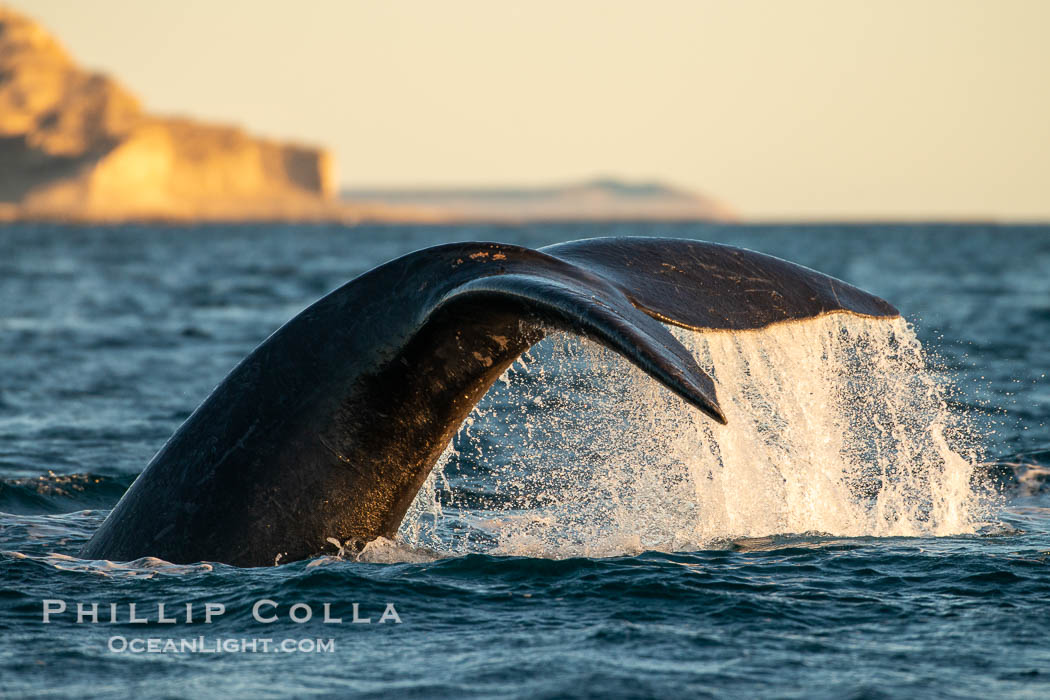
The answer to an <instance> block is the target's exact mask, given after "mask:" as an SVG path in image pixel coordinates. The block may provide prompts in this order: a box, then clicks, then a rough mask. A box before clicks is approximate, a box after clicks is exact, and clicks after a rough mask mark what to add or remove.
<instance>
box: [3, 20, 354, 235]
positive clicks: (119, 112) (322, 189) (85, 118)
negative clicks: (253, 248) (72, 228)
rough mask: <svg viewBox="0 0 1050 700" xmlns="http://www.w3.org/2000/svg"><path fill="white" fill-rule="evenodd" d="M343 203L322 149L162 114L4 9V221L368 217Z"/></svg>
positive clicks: (327, 155) (332, 164) (44, 32)
mask: <svg viewBox="0 0 1050 700" xmlns="http://www.w3.org/2000/svg"><path fill="white" fill-rule="evenodd" d="M368 214H369V212H368V211H367V210H361V211H358V210H353V209H351V208H349V207H347V205H345V204H341V203H339V202H338V201H337V200H336V199H335V174H334V162H333V159H332V157H331V155H330V154H329V153H328V152H327V151H325V150H323V149H320V148H315V147H310V146H302V145H295V144H286V143H279V142H276V141H270V140H266V139H260V138H256V137H253V136H250V135H248V134H246V133H245V132H244V131H242V130H241V129H239V128H237V127H232V126H216V125H211V124H203V123H199V122H196V121H192V120H189V119H182V118H168V117H158V116H153V115H150V114H149V113H147V112H146V111H145V110H144V109H143V108H142V106H141V105H140V104H139V101H138V100H137V99H136V98H135V96H134V95H132V94H131V93H130V92H128V91H127V90H126V89H125V88H124V87H123V86H122V85H120V84H119V83H118V82H116V81H115V80H113V79H112V78H110V77H108V76H106V75H102V74H99V73H93V72H90V71H86V70H83V69H82V68H80V67H78V66H77V65H76V64H75V63H74V62H73V60H72V59H71V58H70V57H69V55H68V54H67V53H66V51H65V50H64V49H63V48H62V46H61V45H60V44H59V43H58V42H57V41H56V40H55V39H54V38H53V37H51V36H50V35H49V34H48V33H47V32H46V31H45V30H44V29H43V28H42V27H40V26H39V25H38V24H36V23H35V22H33V21H32V20H30V19H28V18H26V17H24V16H22V15H20V14H19V13H17V12H14V11H13V10H11V9H8V8H5V7H3V6H0V218H32V219H40V218H45V219H62V220H88V221H97V220H125V219H171V220H186V219H205V220H229V219H331V218H340V219H345V218H355V217H358V216H360V217H367V216H368Z"/></svg>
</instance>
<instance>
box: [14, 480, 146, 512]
mask: <svg viewBox="0 0 1050 700" xmlns="http://www.w3.org/2000/svg"><path fill="white" fill-rule="evenodd" d="M134 479H135V477H134V476H100V475H97V474H55V473H54V472H48V474H46V475H44V476H37V477H25V478H17V479H4V480H2V481H0V512H4V513H13V514H19V515H34V514H45V513H69V512H72V511H76V510H85V509H100V508H112V507H113V504H115V503H116V502H117V501H118V500H119V499H120V497H121V496H122V495H123V494H124V492H125V491H126V490H127V489H128V486H130V485H131V482H132V481H134Z"/></svg>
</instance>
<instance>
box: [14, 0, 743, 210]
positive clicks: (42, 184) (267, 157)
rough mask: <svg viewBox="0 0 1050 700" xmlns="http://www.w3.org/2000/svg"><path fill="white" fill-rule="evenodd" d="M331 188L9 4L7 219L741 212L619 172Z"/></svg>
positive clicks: (323, 166) (315, 165) (299, 153)
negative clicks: (80, 60) (521, 181)
mask: <svg viewBox="0 0 1050 700" xmlns="http://www.w3.org/2000/svg"><path fill="white" fill-rule="evenodd" d="M408 177H410V174H408ZM358 179H362V178H361V176H359V177H358ZM335 183H336V176H335V161H334V158H333V157H332V155H331V154H330V153H329V152H328V151H327V150H325V149H324V148H321V147H318V146H309V145H302V144H294V143H284V142H279V141H274V140H269V139H265V138H259V137H256V136H252V135H250V134H248V133H246V132H245V131H243V130H242V129H241V128H239V127H236V126H226V125H216V124H208V123H203V122H199V121H196V120H193V119H189V118H184V117H168V116H157V115H153V114H150V113H148V112H147V111H146V110H144V109H143V107H142V106H141V104H140V103H139V101H138V99H137V98H136V97H135V96H134V95H133V94H132V93H131V92H129V91H128V90H127V89H126V88H125V87H124V86H122V85H121V84H120V83H119V82H117V81H116V80H114V79H113V78H111V77H109V76H107V75H104V74H101V73H96V72H91V71H88V70H85V69H83V68H81V67H79V66H78V65H77V64H76V63H75V62H74V61H73V59H72V58H71V57H70V56H69V54H68V53H67V52H66V51H65V49H63V47H62V46H61V45H60V44H59V42H58V41H57V40H56V39H54V38H53V37H52V36H51V35H50V34H49V33H48V32H47V31H46V30H45V29H44V28H43V27H42V26H40V25H39V24H38V23H36V22H34V21H33V20H31V19H29V18H28V17H26V16H24V15H22V14H20V13H18V12H16V11H14V10H12V9H9V8H6V7H5V6H3V5H0V221H3V220H60V221H83V222H99V221H103V222H104V221H143V220H144V221H264V220H286V221H287V220H295V221H343V222H359V221H446V222H447V221H464V220H467V221H480V220H485V221H529V220H573V219H604V220H609V219H718V220H726V219H732V218H734V217H733V216H732V214H731V213H730V212H729V210H728V209H727V208H726V207H724V206H723V205H721V204H719V203H717V202H715V201H714V200H712V199H709V198H707V197H704V196H701V195H697V194H692V193H689V192H685V191H682V190H679V189H675V188H673V187H670V186H667V185H664V184H660V183H628V182H623V181H619V180H616V179H612V178H602V179H597V180H594V181H591V182H585V183H582V184H574V185H566V186H561V187H540V188H477V189H474V188H470V189H419V188H416V189H350V190H344V191H343V192H342V193H337V192H336V184H335Z"/></svg>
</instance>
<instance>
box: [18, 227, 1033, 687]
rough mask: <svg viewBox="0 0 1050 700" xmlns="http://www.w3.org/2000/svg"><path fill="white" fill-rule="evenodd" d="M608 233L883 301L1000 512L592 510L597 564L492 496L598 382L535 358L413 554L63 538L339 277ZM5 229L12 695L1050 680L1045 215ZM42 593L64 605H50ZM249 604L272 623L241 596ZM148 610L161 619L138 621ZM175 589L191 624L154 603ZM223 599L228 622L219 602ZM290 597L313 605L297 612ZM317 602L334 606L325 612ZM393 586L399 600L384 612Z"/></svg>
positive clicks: (495, 404)
mask: <svg viewBox="0 0 1050 700" xmlns="http://www.w3.org/2000/svg"><path fill="white" fill-rule="evenodd" d="M609 235H655V236H674V237H682V238H697V239H704V240H710V241H717V242H724V243H730V244H733V245H740V246H744V247H747V248H752V249H755V250H759V251H762V252H766V253H770V254H773V255H777V256H780V257H783V258H786V259H788V260H792V261H795V262H798V263H801V264H804V265H807V266H809V267H812V268H815V269H817V270H821V271H823V272H826V273H828V274H831V275H834V276H836V277H839V278H842V279H844V280H846V281H848V282H850V283H852V284H855V285H857V286H859V287H861V288H863V289H866V290H869V291H871V292H873V293H875V294H877V295H879V296H882V297H884V298H886V299H888V300H890V301H892V302H893V303H894V304H895V305H897V306H898V308H900V309H901V310H902V312H903V313H904V314H905V316H906V317H907V318H908V319H909V320H910V321H911V322H912V323H913V324H914V328H915V331H916V332H917V334H918V336H919V338H920V339H921V340H922V342H923V344H924V346H925V347H926V348H927V349H928V350H932V351H933V355H934V357H933V362H934V363H935V364H936V366H937V370H938V372H939V374H940V375H941V376H943V377H944V378H945V379H946V381H948V382H950V383H951V384H953V385H954V386H955V387H956V391H954V392H953V393H951V395H950V397H949V399H948V401H947V403H948V410H950V411H953V412H956V413H959V414H965V415H966V416H967V417H968V418H967V420H968V421H970V423H971V424H972V425H973V426H974V431H976V432H977V433H978V436H979V442H980V443H981V452H982V454H981V455H980V457H979V458H980V460H981V461H982V466H981V467H980V468H979V469H977V470H976V472H975V476H974V479H975V480H979V481H981V482H982V484H989V485H991V487H992V488H993V489H994V491H995V492H996V493H997V494H998V495H997V496H996V497H995V498H993V499H992V500H991V501H990V505H989V510H988V511H987V512H986V513H984V515H983V517H984V522H983V523H982V524H981V526H980V527H977V528H974V530H973V532H970V533H965V534H957V535H952V536H943V537H934V536H927V535H922V536H911V537H902V536H897V537H875V536H865V535H861V536H851V537H844V536H836V535H835V534H834V533H822V532H817V531H810V532H801V533H799V532H782V533H770V534H769V535H768V536H763V537H741V538H733V537H729V538H726V539H723V540H718V541H712V542H711V543H710V544H709V545H707V546H704V547H700V548H698V547H687V548H676V547H656V548H653V549H647V548H646V547H644V546H643V547H637V546H635V547H623V546H620V545H619V544H617V543H615V542H614V543H607V542H602V541H600V540H601V539H602V537H603V534H602V532H601V531H596V532H593V533H591V536H592V538H593V539H594V540H595V541H592V542H590V543H588V544H590V545H593V549H594V550H595V551H598V552H600V553H601V555H600V556H583V555H582V554H578V555H571V554H570V555H569V556H566V555H565V553H564V552H563V551H551V552H545V551H544V550H543V548H542V544H543V543H541V546H540V548H539V550H538V551H532V550H530V552H529V554H528V555H527V556H526V555H520V554H519V555H515V554H513V553H507V552H506V550H501V549H498V548H493V547H491V546H489V544H491V543H487V542H486V537H488V536H489V535H488V534H487V533H489V532H490V529H488V528H487V526H486V523H484V522H482V518H480V516H478V515H477V514H478V513H481V512H485V513H491V512H492V511H493V510H497V511H498V506H499V503H500V499H506V498H508V495H507V494H508V492H513V495H514V499H515V501H514V503H513V504H512V505H513V507H514V509H516V511H515V512H518V514H519V515H520V514H521V513H522V512H525V511H528V509H529V503H530V500H529V499H530V498H531V499H532V502H537V503H540V502H542V500H543V494H542V493H531V494H530V493H522V492H521V491H522V484H525V485H528V484H530V483H533V482H530V481H529V480H528V479H526V480H524V481H522V480H520V479H518V480H515V479H512V478H510V476H509V475H510V474H512V473H513V472H515V471H529V470H541V469H543V468H544V466H545V465H546V464H548V463H550V462H552V461H554V460H556V459H558V458H561V457H563V455H555V454H553V452H552V450H555V449H556V448H554V447H551V446H550V442H549V441H547V442H544V441H538V442H536V443H531V442H529V441H528V440H524V441H523V440H520V439H516V438H515V439H511V437H508V438H507V440H506V441H501V440H500V439H499V436H500V435H504V434H505V435H508V436H510V435H511V433H513V432H514V428H515V426H518V425H521V424H527V425H530V426H532V425H535V426H540V425H543V424H544V421H545V419H546V418H547V416H548V413H551V415H553V412H557V411H561V413H560V415H561V416H564V415H565V413H566V410H568V413H569V414H570V415H571V414H572V412H573V411H574V410H576V409H575V408H574V405H573V404H571V403H569V404H566V402H565V401H560V403H561V404H562V405H560V406H555V405H553V404H558V403H559V396H560V397H561V398H562V399H564V398H565V396H566V394H572V395H581V396H582V395H587V392H588V391H593V390H594V387H595V386H598V387H599V388H600V387H601V385H602V381H603V380H602V376H601V373H600V372H597V373H592V374H591V375H587V374H586V372H584V373H583V375H580V376H577V377H576V379H574V380H573V381H577V382H583V383H584V384H586V383H588V382H589V383H590V388H588V387H587V386H576V385H572V384H569V385H563V386H562V388H561V389H560V390H559V391H560V392H561V393H560V394H555V395H552V396H549V397H547V398H548V400H547V401H546V403H544V402H540V401H535V400H532V396H533V395H532V394H531V393H529V389H528V385H529V382H530V381H531V382H532V383H533V384H535V383H537V382H539V383H542V382H544V381H547V379H548V376H547V375H543V374H542V373H537V372H532V373H523V375H522V376H523V377H524V378H523V379H522V380H521V381H520V382H518V384H516V385H511V386H502V385H500V386H499V387H497V391H496V392H495V393H496V397H495V398H494V399H493V400H492V401H491V402H489V403H488V404H486V408H485V411H483V412H482V413H480V414H479V415H478V416H477V417H476V418H475V421H474V422H475V426H474V427H473V429H474V430H475V434H474V436H472V435H471V428H468V429H466V430H465V431H464V432H463V433H462V434H461V435H460V436H459V437H457V441H456V443H455V444H454V446H453V447H454V448H455V451H454V452H452V453H451V456H450V459H449V461H448V462H447V463H446V464H445V466H444V471H443V473H442V478H440V479H437V480H436V481H435V484H434V488H435V489H436V492H437V493H436V498H437V499H438V500H439V501H440V502H441V503H442V505H443V511H444V513H443V516H442V519H439V520H438V521H435V522H431V523H430V524H431V526H432V527H434V528H436V535H433V536H432V538H431V540H428V541H425V542H423V543H422V544H416V545H415V546H413V547H408V546H392V547H391V548H390V551H388V552H386V553H385V554H384V553H380V554H379V555H377V556H374V557H372V558H371V559H370V560H367V561H351V560H338V559H329V558H325V559H317V560H313V561H307V562H297V563H293V564H289V565H285V566H280V567H275V568H267V569H249V570H245V569H236V568H233V567H229V566H224V565H221V564H206V563H202V564H199V565H190V566H173V565H167V564H164V563H163V562H159V561H149V560H144V561H139V562H133V563H127V564H114V563H108V562H87V561H81V560H78V559H76V553H77V551H78V549H79V548H80V546H81V545H82V544H83V543H84V542H85V541H86V540H87V538H88V537H89V536H90V534H91V533H92V532H93V530H94V528H95V527H97V525H98V524H99V523H100V522H101V521H102V519H103V518H104V517H105V515H106V513H107V512H108V509H109V508H111V507H112V505H113V504H114V503H115V502H116V501H117V499H119V497H120V495H121V493H122V492H123V490H124V489H125V488H127V486H128V485H129V484H130V483H131V481H132V480H133V478H134V476H135V475H136V474H137V473H138V472H139V471H140V470H141V469H142V467H143V466H144V465H145V464H146V463H147V461H148V460H149V458H150V457H151V456H152V454H153V453H154V452H155V451H156V450H157V449H158V448H159V447H160V446H161V445H162V444H163V442H164V440H165V439H166V438H167V437H168V436H169V435H170V434H171V433H172V432H173V431H174V430H175V429H176V428H177V427H178V426H179V424H180V423H181V421H183V420H184V419H185V418H186V417H187V416H188V415H189V414H190V412H191V411H192V410H193V409H194V408H195V407H196V405H197V404H198V403H199V402H200V401H201V400H202V399H203V398H204V397H205V396H206V395H207V394H208V392H209V391H210V390H211V389H212V388H213V387H214V386H215V385H216V384H217V383H218V382H219V381H221V379H222V378H223V377H224V376H225V374H226V372H228V371H229V370H230V369H231V368H232V367H233V366H234V364H236V362H237V361H239V360H240V359H241V358H242V357H243V356H244V355H245V354H246V353H247V352H248V351H250V350H251V349H252V348H253V347H254V346H255V345H256V344H258V343H259V342H260V341H262V340H263V339H264V338H265V337H266V336H267V335H268V334H269V333H271V332H272V331H273V330H274V329H276V328H277V327H278V326H280V325H281V324H282V323H283V322H284V321H286V320H288V319H289V318H291V317H292V316H293V315H294V314H295V313H297V312H298V311H299V310H301V309H303V308H304V307H305V306H307V305H308V304H310V303H311V302H312V301H314V300H315V299H316V298H318V297H320V296H321V295H322V294H324V293H325V292H327V291H329V290H331V289H333V288H335V287H336V286H338V285H340V284H342V283H343V282H345V281H347V280H348V279H350V278H352V277H354V276H355V275H357V274H359V273H361V272H363V271H365V270H367V269H368V268H370V267H372V266H374V265H376V264H378V263H381V262H384V261H386V260H388V259H390V258H393V257H395V256H397V255H400V254H403V253H406V252H409V251H412V250H415V249H418V248H422V247H425V246H428V245H433V244H437V243H441V242H447V241H455V240H459V241H463V240H497V241H504V242H509V243H517V244H521V245H526V246H530V247H537V246H541V245H545V244H548V243H553V242H557V241H561V240H571V239H577V238H587V237H593V236H609ZM0 251H2V252H3V255H0V363H2V364H0V368H2V369H0V630H2V632H3V636H2V641H0V695H3V696H4V697H22V696H45V695H46V696H70V697H96V696H114V697H116V696H119V697H126V696H128V695H132V696H135V697H139V696H141V697H213V696H215V697H218V696H228V695H235V696H238V695H245V696H253V697H285V696H306V695H317V696H357V697H384V698H385V697H425V698H430V697H457V698H458V697H530V698H531V697H601V698H605V697H678V696H697V697H802V698H812V697H829V698H843V697H853V698H880V697H893V698H897V697H922V698H937V697H944V698H969V697H1018V698H1020V697H1026V698H1028V697H1046V696H1050V671H1048V669H1050V642H1047V640H1046V629H1047V628H1048V625H1050V603H1048V602H1047V601H1048V600H1050V485H1048V483H1047V480H1048V479H1050V430H1048V428H1047V417H1048V415H1050V383H1048V380H1047V378H1046V376H1045V373H1046V372H1047V370H1048V368H1050V344H1048V343H1047V342H1046V337H1047V335H1048V334H1050V227H1045V226H1044V227H1040V226H1027V227H1022V226H991V225H956V224H944V225H922V226H905V225H848V226H847V225H791V226H788V225H779V226H775V225H715V224H710V225H708V224H573V225H553V224H544V225H529V226H505V227H487V226H469V227H452V226H437V227H427V226H361V227H354V228H344V227H329V226H279V225H278V226H258V225H252V226H247V225H246V226H202V227H167V226H121V227H66V226H51V225H7V226H3V227H0ZM560 352H562V351H560V350H557V349H554V350H545V349H543V348H540V349H538V350H536V351H534V352H533V353H532V354H531V358H530V359H529V360H528V362H529V363H532V364H533V365H534V366H543V365H544V363H545V361H546V360H548V359H549V358H550V356H552V355H558V353H560ZM571 354H572V353H570V355H571ZM573 357H575V355H573ZM577 360H579V358H577ZM585 360H586V358H584V359H583V360H579V361H581V362H584V363H585ZM574 361H575V360H574ZM526 375H527V376H526ZM581 376H582V378H581ZM529 377H531V379H529ZM566 405H568V409H566ZM562 419H563V418H559V420H562ZM500 426H503V427H502V428H500ZM569 429H570V430H572V431H583V430H586V429H587V426H581V425H576V424H569ZM501 431H502V432H501ZM478 434H480V435H481V437H480V438H479V437H477V435H478ZM624 434H625V435H627V434H630V433H628V432H625V433H624ZM493 436H496V437H495V438H494V437H493ZM568 442H572V440H568ZM630 449H631V444H630V442H629V441H628V444H626V445H622V444H621V445H619V450H620V453H621V454H623V453H624V452H626V453H627V454H629V453H630ZM594 458H595V457H594V455H588V459H594ZM639 458H641V456H640V457H639ZM599 459H600V455H599ZM501 467H502V468H501ZM508 482H510V483H508ZM685 505H690V504H685ZM683 507H684V506H683ZM699 517H703V512H702V509H701V512H700V516H699ZM435 542H436V543H437V544H435ZM441 543H444V544H443V545H442V544H441ZM604 545H609V546H604ZM523 551H524V550H523ZM45 600H50V601H64V603H65V605H66V608H67V610H66V611H65V612H62V613H55V614H54V615H53V616H52V619H51V621H50V622H48V623H46V624H45V623H44V622H43V613H44V608H45V603H44V601H45ZM259 601H272V603H273V605H271V604H270V603H269V602H264V603H262V605H261V607H260V609H259V610H260V613H261V615H262V616H263V617H264V618H267V617H268V616H269V615H271V614H274V613H275V614H276V615H277V616H278V619H277V621H275V622H270V623H263V622H259V621H257V620H256V619H255V618H254V617H253V607H254V606H255V605H256V604H257V603H258V602H259ZM78 603H82V604H85V605H87V606H90V605H91V604H93V603H97V604H98V609H99V615H98V617H99V620H100V621H99V622H97V623H92V622H89V621H83V622H79V623H78V622H77V619H76V606H77V604H78ZM131 603H134V604H136V608H137V610H136V613H135V617H143V618H145V619H146V620H147V622H145V623H142V624H139V623H135V622H131V621H130V618H131V617H132V615H131V613H130V611H129V608H128V606H129V604H131ZM112 604H116V605H117V606H118V607H117V609H116V610H117V615H116V618H117V621H116V622H114V623H110V622H108V620H109V615H110V606H111V605H112ZM158 604H164V605H165V613H164V615H165V616H166V617H174V618H175V619H176V622H174V623H163V622H159V621H158V617H159V614H158V613H159V611H158ZM209 604H212V605H222V606H224V608H225V612H224V613H223V614H217V613H216V614H213V619H212V621H211V622H210V623H205V622H204V617H205V614H206V606H207V605H209ZM296 604H302V605H303V606H309V608H310V611H311V612H312V617H311V619H310V620H309V621H306V622H303V623H297V622H295V621H293V620H292V619H291V617H290V613H291V612H293V611H292V610H290V608H291V606H293V605H296ZM325 604H327V605H328V606H329V608H328V613H329V617H333V618H336V617H337V618H341V619H342V623H341V624H336V623H325V622H324V621H323V618H324V606H325ZM355 604H356V606H357V608H356V612H355V607H354V606H355ZM388 604H389V605H390V606H392V609H393V610H394V611H395V612H396V617H397V619H399V620H400V622H397V621H395V620H394V619H393V618H392V617H391V616H390V615H389V614H388V616H387V617H388V619H387V620H386V621H385V622H383V623H382V624H380V623H379V619H380V618H381V617H382V616H383V615H384V612H387V611H388ZM50 605H51V606H52V608H57V606H58V605H59V604H58V603H51V604H50ZM187 605H189V606H190V610H191V614H192V619H193V621H192V622H186V621H185V616H186V608H187ZM297 611H298V613H297V614H298V616H299V617H302V616H303V615H304V614H305V607H300V608H298V609H297ZM355 616H356V617H358V618H369V619H370V620H371V623H370V624H359V623H354V622H352V619H353V618H354V617H355ZM148 639H156V640H158V641H157V642H156V644H157V645H158V648H160V649H163V645H164V643H165V641H166V640H174V643H175V644H181V643H183V642H188V641H190V640H197V644H198V645H199V646H198V653H193V652H190V651H188V650H185V651H170V650H169V651H166V652H165V651H162V652H161V653H152V652H150V651H148V650H147V649H146V647H145V645H146V644H148V642H147V641H145V640H148ZM264 639H269V640H271V641H270V642H268V644H269V645H270V647H272V648H268V650H267V651H263V643H262V641H261V640H264ZM226 640H233V643H234V645H235V646H238V645H240V644H241V643H242V640H246V641H251V640H256V641H255V647H254V648H255V651H254V652H253V651H252V650H251V648H249V649H248V650H245V651H241V650H240V647H239V646H238V649H237V650H236V651H232V650H229V649H226V648H223V645H224V644H225V641H226ZM286 640H291V644H292V646H293V647H294V649H293V650H291V651H289V650H285V649H284V648H279V647H280V645H282V644H284V643H285V641H286ZM136 643H139V644H142V645H143V647H142V648H143V650H142V651H141V652H140V651H137V650H136V649H135V648H133V647H134V646H135V644H136ZM122 645H125V646H122ZM274 648H276V649H277V650H276V651H274ZM289 648H291V647H289ZM202 651H203V652H209V653H199V652H202Z"/></svg>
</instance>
